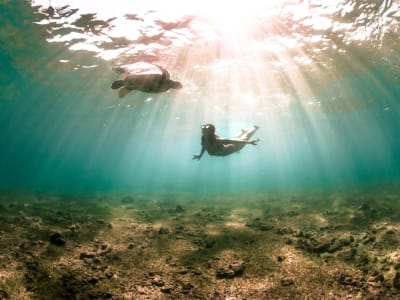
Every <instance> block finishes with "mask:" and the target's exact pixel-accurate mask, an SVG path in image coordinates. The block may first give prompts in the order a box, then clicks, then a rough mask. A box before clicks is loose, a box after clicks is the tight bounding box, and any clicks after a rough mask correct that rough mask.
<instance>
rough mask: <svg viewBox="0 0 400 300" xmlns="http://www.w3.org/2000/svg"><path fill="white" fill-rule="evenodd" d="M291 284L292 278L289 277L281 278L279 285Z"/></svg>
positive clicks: (292, 282)
mask: <svg viewBox="0 0 400 300" xmlns="http://www.w3.org/2000/svg"><path fill="white" fill-rule="evenodd" d="M293 284H294V281H293V279H290V278H283V279H281V285H282V286H289V285H293Z"/></svg>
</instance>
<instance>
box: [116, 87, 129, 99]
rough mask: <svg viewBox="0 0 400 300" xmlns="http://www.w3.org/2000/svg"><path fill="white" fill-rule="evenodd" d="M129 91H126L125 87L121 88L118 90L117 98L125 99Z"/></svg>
mask: <svg viewBox="0 0 400 300" xmlns="http://www.w3.org/2000/svg"><path fill="white" fill-rule="evenodd" d="M130 91H131V90H130V89H127V88H126V87H123V88H121V89H120V90H119V92H118V96H119V97H120V98H122V97H125V96H126V95H127V94H128V93H129V92H130Z"/></svg>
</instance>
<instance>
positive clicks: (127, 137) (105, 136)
mask: <svg viewBox="0 0 400 300" xmlns="http://www.w3.org/2000/svg"><path fill="white" fill-rule="evenodd" d="M58 2H60V3H58ZM61 2H62V1H53V2H52V3H51V6H49V3H48V1H45V2H44V3H40V1H32V3H31V2H29V1H22V0H20V1H2V2H1V3H0V38H1V40H2V42H1V43H0V48H1V49H0V50H1V51H0V64H1V71H0V90H1V93H0V145H1V147H0V154H1V155H0V188H1V189H7V190H24V189H28V190H56V191H72V192H74V191H141V192H142V191H144V192H154V193H157V192H163V191H174V192H181V191H182V192H187V191H189V192H194V193H203V192H217V193H222V192H235V191H248V192H252V191H270V190H271V191H276V190H278V191H285V190H291V189H299V190H309V189H320V188H322V189H324V188H326V189H341V188H343V187H349V186H359V187H366V186H371V185H375V184H378V185H379V184H385V183H387V182H389V183H390V182H397V181H398V180H399V175H400V158H399V154H400V138H399V132H400V122H399V117H400V110H399V109H400V98H399V97H400V68H399V67H400V56H399V47H398V41H399V38H400V12H399V11H400V10H399V8H400V5H399V1H352V0H342V1H335V2H337V3H335V4H332V3H331V2H330V1H312V0H310V1H280V2H279V1H276V3H275V2H274V3H275V4H274V6H272V4H271V7H268V8H263V7H260V8H259V9H257V10H256V11H254V10H249V11H242V13H238V12H240V9H241V7H239V6H238V10H237V11H233V10H231V11H230V14H232V16H231V17H230V14H226V13H225V14H224V13H223V10H221V11H220V12H218V11H215V12H214V13H213V14H211V15H205V14H204V13H203V12H204V11H202V10H201V5H200V4H199V5H197V9H199V11H198V12H197V11H189V10H187V11H185V10H184V9H188V8H182V11H178V12H176V11H174V10H171V9H170V8H169V10H168V9H167V8H166V5H165V4H164V5H161V4H160V3H161V2H160V3H159V4H160V5H159V6H157V3H156V2H157V1H153V2H149V3H150V4H149V6H150V7H143V4H139V2H137V3H135V1H132V2H131V4H130V6H129V7H127V6H124V7H117V6H118V5H117V4H114V8H115V9H116V11H115V12H113V11H112V9H111V8H113V5H109V7H106V8H103V7H102V5H92V6H90V5H87V3H89V1H85V3H86V4H82V5H83V6H86V7H78V6H77V4H76V3H79V2H76V1H70V3H71V4H70V5H67V4H63V3H61ZM75 2H76V3H75ZM96 3H97V2H96ZM154 3H155V4H154ZM255 3H257V4H255ZM151 5H154V6H153V7H151ZM257 5H259V6H262V4H259V3H258V2H254V7H256V6H257ZM88 7H89V8H88ZM117 8H118V10H117ZM88 9H92V11H88ZM101 9H102V10H101ZM220 9H221V8H220ZM234 9H236V7H234ZM263 9H264V10H263ZM204 10H207V8H205V9H204ZM172 12H173V13H172ZM246 14H248V15H246ZM136 61H147V62H153V63H158V64H161V65H164V66H165V67H167V68H168V70H170V72H171V73H172V77H173V78H175V79H177V80H180V81H181V82H182V83H183V85H184V88H183V89H182V90H180V91H173V92H169V93H165V94H160V95H149V94H145V93H141V92H135V93H131V94H129V95H128V96H126V97H125V98H123V99H119V98H118V96H117V93H116V92H115V91H113V90H111V89H110V84H111V82H112V81H113V80H116V79H118V78H121V75H119V74H117V73H116V72H114V71H113V70H112V68H113V66H115V65H116V64H120V63H132V62H136ZM204 123H214V124H215V125H216V127H217V133H218V134H219V135H221V136H224V137H233V136H234V135H235V134H236V133H237V132H239V131H240V129H241V128H243V129H247V128H250V127H251V126H252V125H253V124H257V125H259V126H260V130H259V131H258V132H257V133H256V135H255V137H257V138H260V140H261V141H260V142H259V144H258V145H257V146H256V147H255V146H251V145H248V146H246V147H245V148H244V149H243V150H242V151H241V152H240V153H239V154H234V155H231V156H229V157H211V156H208V155H207V154H205V155H204V156H203V158H202V159H201V160H200V161H193V160H192V159H191V158H192V156H193V154H196V153H198V152H199V151H200V125H201V124H204Z"/></svg>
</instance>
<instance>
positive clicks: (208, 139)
mask: <svg viewBox="0 0 400 300" xmlns="http://www.w3.org/2000/svg"><path fill="white" fill-rule="evenodd" d="M258 128H259V127H258V126H256V125H254V126H253V127H252V128H250V129H249V130H243V129H242V131H241V132H240V133H239V134H238V135H237V136H236V137H235V138H234V139H224V138H221V137H220V136H218V135H216V134H215V126H214V125H213V124H205V125H202V126H201V131H202V136H201V151H200V154H195V155H193V159H197V160H198V159H200V158H201V157H202V155H203V154H204V152H205V151H207V152H208V154H209V155H213V156H226V155H230V154H232V153H235V152H238V151H240V150H241V149H243V147H244V146H245V145H247V144H251V145H257V142H258V141H259V139H256V140H252V141H249V139H250V138H251V137H252V135H253V134H254V133H255V132H256V131H257V129H258Z"/></svg>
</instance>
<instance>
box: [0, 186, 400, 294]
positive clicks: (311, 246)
mask: <svg viewBox="0 0 400 300" xmlns="http://www.w3.org/2000/svg"><path fill="white" fill-rule="evenodd" d="M399 246H400V190H399V189H395V188H389V189H383V188H380V189H371V190H368V191H366V190H360V191H354V190H353V191H351V192H350V191H345V192H339V191H336V192H330V193H328V192H313V193H309V194H304V193H287V194H277V193H272V194H267V193H264V194H263V193H260V194H240V195H234V196H231V195H210V196H198V195H191V194H172V193H163V194H152V195H148V194H130V193H118V194H59V193H43V192H35V193H14V192H13V193H11V192H2V193H1V194H0V249H1V252H0V299H121V300H125V299H225V300H238V299H399V296H398V295H400V247H399Z"/></svg>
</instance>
